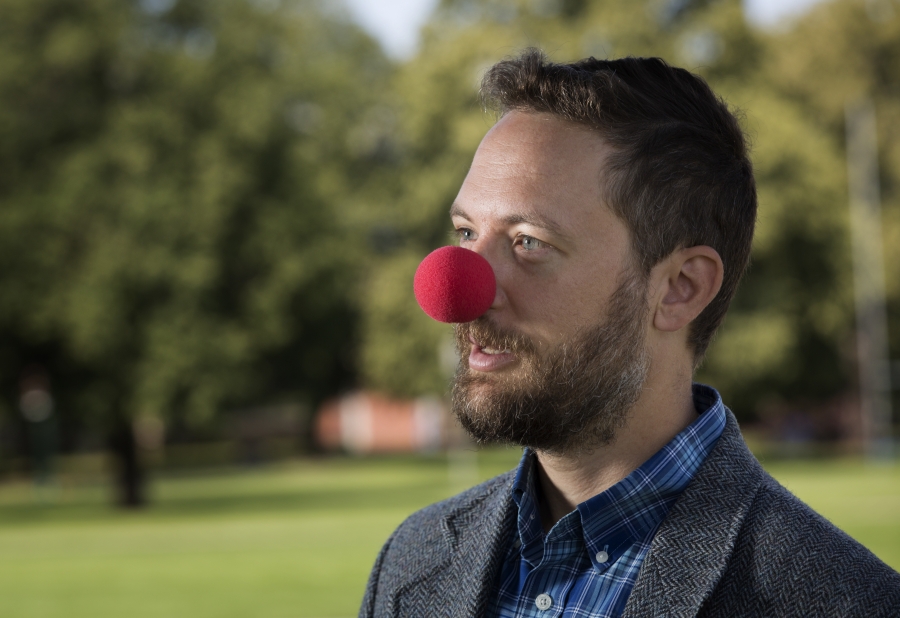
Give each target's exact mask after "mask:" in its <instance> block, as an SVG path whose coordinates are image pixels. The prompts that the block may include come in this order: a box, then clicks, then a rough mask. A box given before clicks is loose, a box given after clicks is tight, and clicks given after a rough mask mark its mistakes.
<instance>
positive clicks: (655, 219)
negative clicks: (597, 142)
mask: <svg viewBox="0 0 900 618" xmlns="http://www.w3.org/2000/svg"><path fill="white" fill-rule="evenodd" d="M481 93H482V98H483V100H484V102H485V105H486V106H487V107H491V108H494V109H497V110H499V111H500V113H501V114H505V113H507V112H509V111H513V110H517V111H531V112H542V113H549V114H553V115H555V116H558V117H560V118H563V119H565V120H569V121H571V122H575V123H578V124H581V125H585V126H587V127H589V128H591V129H593V130H596V131H597V132H598V133H599V134H600V135H601V136H602V137H603V138H604V139H605V140H606V141H607V142H608V143H609V144H610V145H611V146H612V147H613V150H614V152H615V154H613V155H612V156H611V157H610V159H609V160H608V162H607V170H606V171H607V175H608V182H607V183H606V186H605V187H604V192H605V194H606V195H605V198H606V201H607V202H608V204H609V206H610V207H611V208H612V210H613V212H615V213H616V214H617V215H618V216H619V217H620V218H621V219H622V220H623V221H624V222H625V224H626V225H627V226H628V228H629V230H630V231H631V235H632V238H631V241H632V247H633V250H634V252H635V256H636V258H637V260H638V263H639V264H640V266H641V268H642V269H643V272H644V274H645V275H646V274H649V272H650V269H651V268H652V267H653V266H654V265H656V264H657V263H659V262H660V261H661V260H662V259H663V258H665V257H666V256H668V255H670V254H671V253H672V252H673V251H675V250H677V249H679V248H682V247H693V246H697V245H708V246H710V247H712V248H713V249H715V250H716V251H717V252H718V253H719V255H720V256H721V258H722V262H723V263H724V265H725V272H724V279H723V281H722V288H721V289H720V290H719V293H718V295H717V296H716V297H715V298H714V299H713V300H712V302H710V304H709V305H707V307H706V308H705V309H704V310H703V312H702V313H701V314H700V315H699V316H697V318H696V319H694V321H693V322H692V323H691V326H690V331H689V335H688V345H690V346H691V349H692V350H693V352H694V364H695V366H696V365H697V364H699V362H700V360H701V359H702V358H703V355H704V353H705V352H706V348H707V347H708V346H709V342H710V340H711V339H712V336H713V334H714V333H715V331H716V328H718V326H719V324H720V323H721V322H722V319H723V318H724V317H725V312H726V311H727V310H728V305H729V303H730V302H731V299H732V297H733V296H734V293H735V291H736V290H737V286H738V282H739V281H740V279H741V276H742V275H743V274H744V271H745V270H746V269H747V265H748V263H749V260H750V245H751V242H752V239H753V228H754V225H755V223H756V183H755V181H754V179H753V168H752V164H751V163H750V157H749V153H748V148H747V144H746V140H745V138H744V133H743V131H742V130H741V127H740V125H739V124H738V121H737V119H736V118H735V116H734V114H732V113H731V112H730V111H729V109H728V106H727V105H726V104H725V102H724V101H722V99H720V98H719V97H717V96H716V95H715V93H713V91H712V90H711V89H710V87H709V86H708V85H707V84H706V82H705V81H704V80H703V78H701V77H699V76H697V75H694V74H692V73H690V72H688V71H686V70H684V69H679V68H675V67H671V66H669V65H668V64H667V63H666V62H665V61H664V60H662V59H660V58H621V59H618V60H596V59H594V58H588V59H586V60H580V61H578V62H573V63H571V64H555V63H552V62H549V61H548V60H547V58H546V57H545V56H544V54H543V53H542V52H541V51H539V50H536V49H528V50H525V51H524V52H523V53H522V54H521V55H520V56H519V57H518V58H514V59H511V60H504V61H502V62H499V63H497V64H495V65H494V66H493V67H492V68H491V69H490V70H488V72H487V74H486V75H485V77H484V80H483V82H482V87H481Z"/></svg>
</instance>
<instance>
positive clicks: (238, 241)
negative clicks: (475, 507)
mask: <svg viewBox="0 0 900 618" xmlns="http://www.w3.org/2000/svg"><path fill="white" fill-rule="evenodd" d="M529 45H536V46H539V47H541V48H543V49H544V50H545V51H546V52H547V53H548V54H549V55H550V56H551V58H552V59H554V60H557V61H568V60H574V59H578V58H582V57H586V56H596V57H599V58H603V57H610V58H612V57H619V56H624V55H642V56H647V55H659V56H662V57H664V58H666V59H667V60H669V61H670V62H671V63H673V64H676V65H680V66H684V67H686V68H689V69H691V70H693V71H695V72H697V73H699V74H701V75H703V76H704V77H705V78H706V79H707V80H708V81H709V82H710V84H711V85H712V87H713V88H714V90H716V91H717V92H718V93H719V94H720V95H722V96H723V97H724V98H725V99H726V100H727V101H728V102H729V103H730V104H731V105H732V106H733V107H735V108H737V109H738V110H740V112H741V114H742V117H743V122H744V126H745V128H746V130H747V131H748V133H749V135H750V138H751V141H752V143H753V158H754V164H755V167H756V175H757V181H758V184H759V195H760V214H759V226H758V232H757V236H756V242H755V248H754V253H753V264H752V268H751V270H750V272H749V274H748V276H747V277H746V279H745V281H744V283H743V285H742V288H741V289H740V291H739V293H738V296H737V298H736V299H735V301H734V303H733V305H732V309H731V311H730V313H729V316H728V319H727V321H726V322H725V325H724V326H723V328H722V329H721V332H720V333H719V335H718V338H717V340H716V341H715V343H714V344H713V346H712V347H711V349H710V353H709V356H708V359H707V361H706V363H705V364H704V366H703V367H702V369H701V371H700V374H699V376H698V379H699V380H700V381H703V382H707V383H710V384H712V385H714V386H716V387H717V388H718V389H719V390H720V392H721V393H722V395H723V397H724V399H725V401H726V403H727V404H728V405H729V406H730V407H731V408H732V409H733V410H734V412H735V414H736V415H737V416H738V418H739V419H740V421H741V422H742V426H743V428H744V430H745V433H746V435H747V438H748V441H749V442H750V443H751V446H752V448H753V449H754V451H755V452H756V454H757V456H758V457H760V459H761V460H762V461H763V463H764V465H765V466H766V467H767V468H768V469H769V470H770V471H771V472H772V473H773V474H774V475H775V476H776V477H777V478H778V479H779V480H781V481H782V482H783V483H784V484H786V485H787V486H788V488H790V489H791V490H793V491H794V492H795V493H797V494H798V495H800V497H801V498H803V499H804V500H806V501H808V502H809V503H810V504H812V505H813V507H814V508H816V509H818V510H820V511H821V512H822V513H823V514H825V516H826V517H828V518H829V519H831V520H832V521H834V522H835V523H836V524H838V525H839V526H841V527H843V528H844V529H845V530H847V531H848V532H849V533H850V534H851V535H853V536H854V537H855V538H857V539H858V540H860V541H861V542H863V543H864V544H865V545H866V546H868V547H869V548H870V549H872V551H874V552H875V553H876V554H878V555H879V556H880V557H881V558H882V559H883V560H885V561H886V562H888V563H889V564H891V565H892V566H893V567H894V568H895V569H898V568H900V465H898V462H897V458H896V454H895V451H894V449H893V443H894V437H895V436H896V435H897V425H896V423H895V420H894V419H895V418H896V414H894V413H893V412H892V410H896V409H897V407H898V404H900V393H898V390H896V389H897V387H898V386H900V362H898V361H900V1H898V0H832V1H820V2H816V1H815V0H803V1H801V0H795V1H793V2H791V1H787V0H781V1H773V0H769V1H762V0H754V1H750V0H747V1H745V2H740V1H739V0H440V1H438V0H396V1H393V2H391V1H388V0H381V1H376V0H353V1H352V2H351V1H348V2H347V3H345V4H342V3H339V2H335V1H333V0H332V1H326V0H321V1H319V0H134V1H129V0H0V555H2V556H3V557H4V560H3V561H2V563H0V599H2V609H0V614H2V615H4V616H13V617H29V618H30V617H39V616H40V617H56V616H68V617H78V616H92V617H103V616H114V615H115V616H120V615H122V614H123V613H126V612H127V613H128V614H129V615H131V616H163V615H164V616H188V615H189V616H191V617H192V618H202V617H207V616H208V617H226V616H227V617H232V616H234V617H239V616H253V617H270V616H271V617H275V616H288V615H290V616H306V617H326V616H328V617H331V616H335V617H337V616H352V615H355V614H356V611H357V609H358V606H359V602H360V600H361V597H362V592H363V588H364V586H365V580H366V577H367V574H368V571H369V568H370V567H371V564H372V562H373V560H374V558H375V555H376V553H377V551H378V549H379V547H380V545H381V543H382V542H383V541H384V540H385V539H386V538H387V536H388V534H389V533H390V531H391V530H392V529H393V528H394V527H395V526H396V525H397V524H398V523H399V522H400V521H402V519H403V518H404V517H405V516H406V515H408V514H409V513H410V512H411V511H413V510H415V509H416V508H419V507H421V506H424V505H425V504H428V503H430V502H432V501H434V500H438V499H441V498H443V497H445V496H448V495H451V494H453V493H455V492H457V491H459V490H461V489H463V488H465V487H467V486H470V485H472V484H474V483H476V482H478V481H479V480H480V479H484V478H488V477H490V476H492V475H494V474H497V473H499V472H502V471H504V470H506V469H509V468H511V467H513V466H514V465H515V464H516V462H517V460H518V456H519V452H518V451H517V450H515V449H504V448H487V449H476V448H474V447H473V446H471V445H469V444H468V443H467V442H466V441H465V439H464V437H463V436H461V435H460V433H459V430H458V429H457V428H456V427H455V425H454V424H453V422H452V421H451V420H450V419H449V418H448V414H447V410H446V404H445V394H446V387H447V382H448V379H449V376H450V375H451V373H452V371H453V367H454V366H455V363H456V359H455V357H454V353H453V351H452V346H451V343H450V331H449V327H447V326H446V325H441V324H438V323H436V322H433V321H431V320H430V319H429V318H427V317H426V316H425V315H424V314H423V313H422V312H421V311H420V310H419V309H418V307H417V305H416V303H415V301H414V299H413V296H412V284H411V282H412V275H413V272H414V270H415V267H416V266H417V265H418V263H419V261H420V260H421V259H422V257H424V256H425V255H426V254H427V253H428V252H429V251H430V250H432V249H434V248H436V247H438V246H441V245H445V244H450V242H451V240H450V235H449V232H450V224H449V218H448V216H447V211H448V209H449V205H450V203H451V202H452V200H453V198H454V197H455V195H456V192H457V190H458V188H459V185H460V183H461V182H462V179H463V177H464V175H465V173H466V170H467V168H468V165H469V162H470V161H471V156H472V154H473V152H474V150H475V148H476V146H477V144H478V142H479V140H480V139H481V137H482V136H483V134H484V133H485V132H486V131H487V129H488V128H489V127H490V126H491V124H492V123H493V118H492V117H491V116H489V115H486V114H484V113H483V112H482V110H481V108H480V106H479V102H478V98H477V86H478V83H479V81H480V78H481V75H482V73H483V72H484V70H485V69H486V68H487V67H489V66H490V65H491V64H493V63H494V62H496V61H497V60H500V59H502V58H504V57H506V56H509V55H513V54H515V53H516V52H518V51H519V50H521V49H522V48H523V47H526V46H529ZM892 359H893V360H892Z"/></svg>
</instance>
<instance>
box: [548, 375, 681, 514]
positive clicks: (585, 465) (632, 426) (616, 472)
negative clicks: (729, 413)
mask: <svg viewBox="0 0 900 618" xmlns="http://www.w3.org/2000/svg"><path fill="white" fill-rule="evenodd" d="M653 377H654V376H651V377H650V379H648V386H647V387H645V388H644V391H643V394H642V395H641V398H640V399H639V400H638V402H637V403H636V404H635V405H634V407H633V408H632V409H631V410H630V411H629V415H628V420H627V423H626V425H625V426H624V427H623V428H622V429H621V430H620V431H619V433H617V434H616V439H615V441H614V442H613V443H611V444H608V445H604V446H601V447H599V448H597V449H595V450H593V451H590V452H583V453H579V454H573V455H551V454H549V453H546V452H543V451H538V452H537V458H538V464H539V465H538V476H537V478H538V482H539V483H540V494H541V499H540V510H541V519H542V523H543V525H544V530H545V531H549V530H550V529H551V528H552V527H553V525H554V524H555V523H556V522H557V521H559V520H560V519H561V518H562V517H563V516H565V515H566V514H567V513H569V512H571V511H572V510H573V509H574V508H575V507H576V505H578V504H580V503H581V502H584V501H585V500H587V499H588V498H591V497H593V496H596V495H597V494H599V493H602V492H603V491H605V490H607V489H609V488H610V487H612V486H613V485H615V484H616V483H618V482H619V481H621V480H622V479H624V478H625V477H626V476H628V475H629V474H631V473H632V472H633V471H634V470H636V469H637V468H639V467H640V466H641V464H643V463H644V462H645V461H647V460H648V459H650V457H652V456H653V455H654V454H655V453H656V452H657V451H659V450H660V449H661V448H662V447H664V446H665V445H666V444H668V443H669V442H670V441H671V440H672V438H674V437H675V436H677V435H678V434H679V433H681V431H682V430H683V429H684V428H685V427H687V426H688V425H690V424H691V423H692V422H693V421H694V420H695V419H696V418H697V412H696V410H695V409H694V402H693V396H692V394H691V380H690V376H688V379H687V380H686V381H685V380H684V379H683V377H682V379H677V380H665V381H662V382H663V385H662V386H659V387H651V386H649V383H651V382H654V380H653V379H652V378H653ZM655 377H659V376H655Z"/></svg>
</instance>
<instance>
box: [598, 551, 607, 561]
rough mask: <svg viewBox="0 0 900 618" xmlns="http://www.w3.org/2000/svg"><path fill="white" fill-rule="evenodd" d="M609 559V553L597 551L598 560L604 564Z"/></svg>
mask: <svg viewBox="0 0 900 618" xmlns="http://www.w3.org/2000/svg"><path fill="white" fill-rule="evenodd" d="M607 560H609V554H607V553H606V552H605V551H598V552H597V562H599V563H600V564H603V563H604V562H606V561H607Z"/></svg>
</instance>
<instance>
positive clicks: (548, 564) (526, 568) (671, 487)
mask: <svg viewBox="0 0 900 618" xmlns="http://www.w3.org/2000/svg"><path fill="white" fill-rule="evenodd" d="M693 395H694V406H695V408H696V409H697V411H698V413H699V416H698V417H697V420H695V421H694V422H693V423H691V424H690V425H689V426H688V427H686V428H685V429H684V431H682V432H681V433H679V434H678V435H677V436H675V437H674V438H673V439H672V441H671V442H669V443H668V444H666V445H665V446H664V447H663V448H662V449H661V450H660V451H658V452H657V453H656V454H655V455H653V457H651V458H650V459H648V460H647V461H646V462H644V464H643V465H641V467H640V468H638V469H637V470H635V471H634V472H632V473H631V474H629V475H628V476H627V477H626V478H624V479H623V480H621V481H619V482H618V483H617V484H615V485H614V486H612V487H610V488H609V489H607V490H606V491H604V492H603V493H601V494H598V495H596V496H594V497H593V498H590V499H589V500H586V501H585V502H582V503H581V504H579V505H578V507H577V508H576V509H575V510H574V511H572V512H571V513H569V514H568V515H566V516H565V517H563V518H562V519H560V520H559V521H558V522H556V525H554V526H553V528H552V529H551V530H550V532H548V533H547V534H544V530H543V526H542V525H541V517H540V513H539V512H538V504H537V499H536V497H535V482H536V478H535V474H536V470H535V455H534V453H533V452H532V451H530V450H528V449H526V450H525V453H524V455H523V456H522V460H521V462H520V463H519V468H518V472H517V474H516V479H515V482H514V484H513V499H514V500H515V502H516V504H517V505H518V508H519V514H518V534H517V535H514V536H513V538H511V539H510V547H509V551H508V552H507V555H506V557H505V559H504V562H503V566H502V568H501V572H500V579H499V581H498V590H497V594H496V595H495V597H494V604H493V606H492V608H491V611H490V612H489V614H488V615H489V616H496V617H499V618H523V617H526V616H527V617H534V618H555V617H557V616H563V617H566V618H569V617H571V618H576V617H577V618H587V617H592V618H593V617H604V618H606V617H612V616H619V615H621V613H622V611H623V610H624V609H625V602H626V601H627V600H628V595H629V594H631V589H632V588H633V587H634V582H635V580H636V579H637V575H638V571H639V570H640V568H641V563H642V562H643V560H644V557H645V556H646V555H647V551H648V550H649V549H650V542H651V541H652V540H653V536H654V534H656V530H657V528H659V525H660V524H661V523H662V521H663V519H664V518H665V516H666V513H668V512H669V509H670V508H671V506H672V505H673V504H674V503H675V500H676V499H677V498H678V496H679V495H680V494H681V492H682V491H683V490H684V488H685V487H687V484H688V483H689V482H690V480H691V478H693V476H694V473H695V472H696V471H697V468H699V467H700V464H701V463H702V462H703V460H704V459H705V458H706V456H707V454H708V453H709V452H710V451H711V450H712V447H713V445H714V444H715V442H716V440H717V439H718V438H719V436H720V435H721V434H722V429H723V428H724V427H725V407H724V405H723V404H722V399H721V398H720V397H719V393H717V392H716V391H715V390H714V389H712V388H710V387H708V386H703V385H702V384H695V385H694V388H693Z"/></svg>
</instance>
